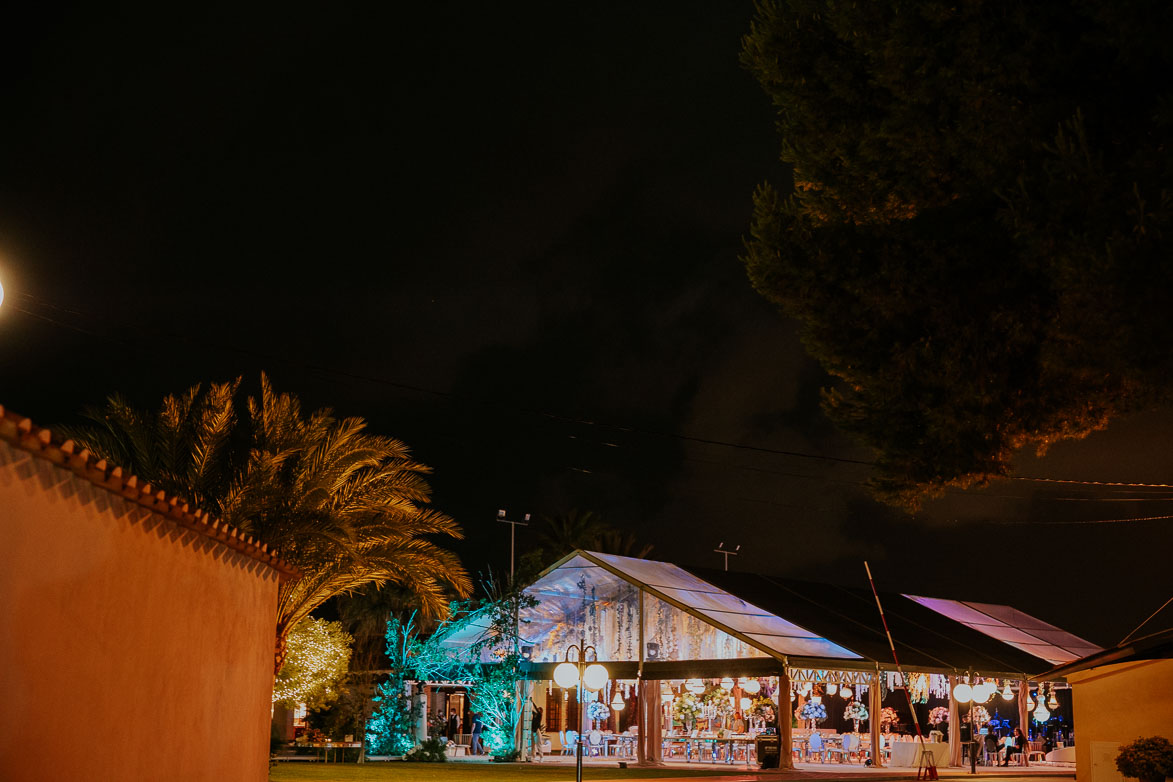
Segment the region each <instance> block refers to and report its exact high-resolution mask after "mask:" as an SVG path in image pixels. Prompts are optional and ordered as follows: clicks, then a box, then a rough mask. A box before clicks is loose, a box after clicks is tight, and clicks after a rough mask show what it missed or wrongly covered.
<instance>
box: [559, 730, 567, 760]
mask: <svg viewBox="0 0 1173 782" xmlns="http://www.w3.org/2000/svg"><path fill="white" fill-rule="evenodd" d="M558 745H559V746H560V747H562V754H563V755H565V754H566V731H564V730H560V731H558Z"/></svg>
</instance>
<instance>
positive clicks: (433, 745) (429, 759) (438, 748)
mask: <svg viewBox="0 0 1173 782" xmlns="http://www.w3.org/2000/svg"><path fill="white" fill-rule="evenodd" d="M447 749H448V742H446V741H445V740H444V739H442V738H438V737H437V738H434V739H425V740H424V741H422V742H420V744H419V746H417V747H416V748H415V749H413V750H412V751H411V752H408V753H407V754H406V755H404V756H403V759H404V760H410V761H413V762H416V763H444V762H446V761H447V760H448V755H447Z"/></svg>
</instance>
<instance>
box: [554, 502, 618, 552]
mask: <svg viewBox="0 0 1173 782" xmlns="http://www.w3.org/2000/svg"><path fill="white" fill-rule="evenodd" d="M608 529H610V527H608V526H607V524H606V523H605V522H604V521H603V519H602V517H600V516H599V514H598V513H596V512H595V511H593V510H586V511H580V510H577V509H575V510H571V511H567V512H566V513H562V514H559V515H557V516H543V517H542V526H541V528H540V529H539V530H538V545H540V546H541V547H542V548H543V549H545V550H547V551H549V552H550V553H551V554H552V555H553V556H554V558H555V559H557V558H558V557H561V556H563V555H565V554H569V553H570V552H571V551H574V550H575V549H578V548H581V549H593V548H595V546H596V544H597V543H598V540H599V535H601V534H603V533H604V532H606V531H607V530H608Z"/></svg>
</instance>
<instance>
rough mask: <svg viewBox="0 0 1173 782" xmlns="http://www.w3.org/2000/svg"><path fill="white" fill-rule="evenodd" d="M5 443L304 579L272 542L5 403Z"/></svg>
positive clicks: (1, 412)
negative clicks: (172, 493)
mask: <svg viewBox="0 0 1173 782" xmlns="http://www.w3.org/2000/svg"><path fill="white" fill-rule="evenodd" d="M0 440H4V441H6V442H8V443H11V444H12V445H14V446H16V447H17V448H19V449H21V450H22V451H28V452H29V453H31V454H32V455H33V456H36V457H39V458H41V459H46V460H48V461H50V462H52V463H53V464H56V465H58V466H59V467H64V468H66V469H68V470H71V471H72V472H73V473H75V474H76V475H78V476H79V477H80V478H82V479H83V480H87V481H89V482H90V483H92V484H94V485H95V486H99V487H101V488H103V489H106V490H107V491H110V492H113V493H114V494H119V495H121V496H123V497H125V498H126V499H128V500H131V501H133V502H136V503H138V504H139V505H141V506H143V507H144V508H147V509H148V510H152V511H154V512H155V513H158V514H160V515H162V516H165V517H166V518H168V519H169V520H171V521H173V522H175V523H176V524H178V525H179V526H181V527H183V528H185V529H189V530H191V531H193V532H196V533H198V534H200V535H203V536H204V537H208V538H211V539H212V540H216V541H219V542H220V543H223V544H224V545H226V546H228V547H229V548H231V549H234V550H236V551H239V552H240V553H242V554H244V555H245V556H247V557H249V558H251V559H254V560H256V561H257V562H261V563H264V564H266V565H268V566H269V567H271V568H273V569H274V570H276V571H277V573H278V576H279V578H280V580H281V581H290V580H294V579H297V578H300V576H301V574H300V573H299V572H298V570H297V568H295V567H293V566H292V565H290V564H289V563H288V562H286V561H285V560H283V559H281V557H280V555H279V552H277V551H276V550H272V551H270V550H269V546H268V544H267V543H262V542H261V541H259V540H257V539H256V538H254V537H253V536H252V535H248V534H246V533H244V532H241V531H240V530H238V529H236V528H235V527H232V526H229V525H228V524H225V523H223V522H222V521H220V520H219V519H214V518H212V516H211V515H210V514H208V513H205V512H203V511H201V510H200V509H199V508H195V507H192V506H191V504H190V503H188V502H185V501H184V500H182V499H180V498H179V497H173V496H168V495H167V494H166V492H164V491H162V490H156V489H155V488H154V487H152V486H151V484H149V483H146V482H144V481H140V480H139V479H138V477H137V476H134V475H124V474H123V471H122V468H121V467H111V466H110V465H109V464H107V462H106V460H105V459H96V458H95V457H94V454H92V453H91V452H90V451H88V450H86V449H84V448H79V446H78V444H77V443H75V442H74V441H73V440H65V441H61V440H59V439H57V438H55V437H54V436H53V433H52V432H51V431H50V430H48V429H44V428H41V427H39V426H37V425H35V424H34V423H33V422H32V420H31V419H29V418H25V417H23V416H20V415H17V414H15V413H13V412H11V411H9V410H6V409H5V408H4V406H3V405H0Z"/></svg>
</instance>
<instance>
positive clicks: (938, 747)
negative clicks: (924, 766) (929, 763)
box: [888, 741, 949, 768]
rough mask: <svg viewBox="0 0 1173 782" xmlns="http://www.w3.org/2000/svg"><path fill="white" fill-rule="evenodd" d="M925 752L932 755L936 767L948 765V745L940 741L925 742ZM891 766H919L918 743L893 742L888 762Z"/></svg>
mask: <svg viewBox="0 0 1173 782" xmlns="http://www.w3.org/2000/svg"><path fill="white" fill-rule="evenodd" d="M925 751H927V752H931V753H933V759H934V760H935V761H936V762H937V766H946V765H948V764H949V745H948V744H946V743H945V742H941V741H926V742H925ZM888 762H889V764H890V765H893V766H904V767H908V768H915V767H916V766H918V765H920V742H919V741H893V742H892V759H891V760H890V761H888Z"/></svg>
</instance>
